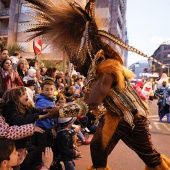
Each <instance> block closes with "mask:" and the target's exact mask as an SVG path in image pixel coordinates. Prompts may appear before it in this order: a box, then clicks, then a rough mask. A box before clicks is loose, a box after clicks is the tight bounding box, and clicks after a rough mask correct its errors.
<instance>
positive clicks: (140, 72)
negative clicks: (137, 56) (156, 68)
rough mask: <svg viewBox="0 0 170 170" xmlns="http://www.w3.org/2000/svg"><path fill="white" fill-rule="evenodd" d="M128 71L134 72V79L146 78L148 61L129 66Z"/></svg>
mask: <svg viewBox="0 0 170 170" xmlns="http://www.w3.org/2000/svg"><path fill="white" fill-rule="evenodd" d="M129 69H130V70H131V71H133V72H134V74H135V75H136V77H135V78H137V79H142V77H143V76H145V77H147V75H148V61H147V60H141V61H138V62H136V63H134V64H132V65H131V66H129Z"/></svg>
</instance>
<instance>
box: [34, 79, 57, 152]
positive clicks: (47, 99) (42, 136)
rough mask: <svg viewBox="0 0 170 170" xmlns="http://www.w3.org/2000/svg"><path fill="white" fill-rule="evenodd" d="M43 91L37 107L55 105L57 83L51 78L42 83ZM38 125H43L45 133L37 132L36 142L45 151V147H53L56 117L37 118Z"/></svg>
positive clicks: (38, 98)
mask: <svg viewBox="0 0 170 170" xmlns="http://www.w3.org/2000/svg"><path fill="white" fill-rule="evenodd" d="M41 88H42V91H41V92H42V93H41V94H39V95H38V96H37V99H36V108H42V109H43V108H47V107H52V106H54V105H55V98H54V90H55V84H54V82H53V81H51V80H45V81H44V82H43V83H42V87H41ZM36 126H38V127H41V128H42V129H43V130H44V131H45V132H44V133H38V132H37V133H35V135H34V142H35V145H36V146H37V148H38V149H40V150H41V151H44V149H45V147H52V145H53V135H52V129H53V127H54V119H45V120H37V121H36Z"/></svg>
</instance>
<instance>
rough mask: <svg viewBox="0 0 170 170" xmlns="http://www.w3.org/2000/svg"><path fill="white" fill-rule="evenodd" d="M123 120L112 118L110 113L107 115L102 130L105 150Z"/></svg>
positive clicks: (116, 117)
mask: <svg viewBox="0 0 170 170" xmlns="http://www.w3.org/2000/svg"><path fill="white" fill-rule="evenodd" d="M121 119H122V117H118V116H112V115H111V114H109V112H108V113H106V114H105V123H104V126H103V129H102V144H103V147H104V148H106V147H107V145H108V143H109V141H110V140H111V138H112V136H113V134H114V132H115V131H116V128H117V125H118V123H119V121H120V120H121Z"/></svg>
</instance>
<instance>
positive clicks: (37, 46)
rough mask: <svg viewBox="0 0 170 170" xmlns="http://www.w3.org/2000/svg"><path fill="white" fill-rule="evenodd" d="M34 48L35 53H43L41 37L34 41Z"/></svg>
mask: <svg viewBox="0 0 170 170" xmlns="http://www.w3.org/2000/svg"><path fill="white" fill-rule="evenodd" d="M33 49H34V53H35V55H39V54H41V51H42V41H41V39H40V38H39V37H36V38H35V39H34V41H33Z"/></svg>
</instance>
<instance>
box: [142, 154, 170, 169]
mask: <svg viewBox="0 0 170 170" xmlns="http://www.w3.org/2000/svg"><path fill="white" fill-rule="evenodd" d="M145 170H170V159H168V158H167V157H166V156H165V155H163V154H161V164H160V165H158V166H157V167H155V168H150V167H148V166H146V168H145Z"/></svg>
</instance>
